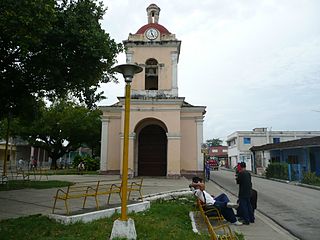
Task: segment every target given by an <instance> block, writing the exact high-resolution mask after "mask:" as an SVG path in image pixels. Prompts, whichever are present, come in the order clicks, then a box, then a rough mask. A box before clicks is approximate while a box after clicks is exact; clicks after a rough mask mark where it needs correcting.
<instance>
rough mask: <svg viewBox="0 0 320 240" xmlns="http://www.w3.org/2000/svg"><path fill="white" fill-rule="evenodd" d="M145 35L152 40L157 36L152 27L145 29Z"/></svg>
mask: <svg viewBox="0 0 320 240" xmlns="http://www.w3.org/2000/svg"><path fill="white" fill-rule="evenodd" d="M146 37H147V38H148V39H150V40H154V39H156V38H157V37H158V31H157V30H156V29H154V28H149V29H148V30H147V31H146Z"/></svg>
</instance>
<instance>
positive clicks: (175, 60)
mask: <svg viewBox="0 0 320 240" xmlns="http://www.w3.org/2000/svg"><path fill="white" fill-rule="evenodd" d="M171 68H172V75H171V78H172V80H171V81H172V95H173V96H178V52H171Z"/></svg>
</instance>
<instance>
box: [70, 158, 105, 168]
mask: <svg viewBox="0 0 320 240" xmlns="http://www.w3.org/2000/svg"><path fill="white" fill-rule="evenodd" d="M81 161H83V163H84V166H85V170H86V171H96V170H99V169H100V161H99V160H98V159H95V158H92V157H90V156H80V155H77V156H75V157H74V159H73V162H72V165H73V167H74V168H77V166H78V165H79V163H80V162H81Z"/></svg>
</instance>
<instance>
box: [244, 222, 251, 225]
mask: <svg viewBox="0 0 320 240" xmlns="http://www.w3.org/2000/svg"><path fill="white" fill-rule="evenodd" d="M242 224H243V225H249V224H250V223H249V222H242Z"/></svg>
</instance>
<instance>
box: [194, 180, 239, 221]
mask: <svg viewBox="0 0 320 240" xmlns="http://www.w3.org/2000/svg"><path fill="white" fill-rule="evenodd" d="M189 187H190V188H191V190H192V192H193V194H194V195H195V196H196V197H197V198H198V199H199V200H200V201H201V202H202V203H203V204H204V205H205V207H206V210H208V209H210V207H212V206H214V207H216V208H217V209H218V210H219V211H220V212H221V214H222V216H223V217H224V219H226V220H227V221H228V222H231V223H232V224H234V225H242V223H241V222H239V221H237V218H236V216H235V214H234V212H233V210H232V208H237V207H238V206H239V205H238V204H236V203H231V202H230V200H229V198H228V197H227V195H226V194H224V193H222V194H220V195H219V196H217V197H213V196H211V195H210V194H209V193H207V192H206V191H205V185H204V183H203V180H202V179H201V178H199V177H194V178H192V183H191V184H190V185H189Z"/></svg>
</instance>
